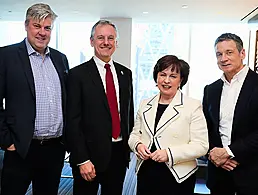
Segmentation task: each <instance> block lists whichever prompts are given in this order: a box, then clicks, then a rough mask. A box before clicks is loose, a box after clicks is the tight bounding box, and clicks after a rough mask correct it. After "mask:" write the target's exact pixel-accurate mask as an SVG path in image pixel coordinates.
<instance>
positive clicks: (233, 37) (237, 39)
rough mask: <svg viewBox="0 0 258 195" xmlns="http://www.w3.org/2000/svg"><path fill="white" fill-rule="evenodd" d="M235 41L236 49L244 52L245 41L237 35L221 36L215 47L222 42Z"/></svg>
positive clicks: (226, 34) (225, 34)
mask: <svg viewBox="0 0 258 195" xmlns="http://www.w3.org/2000/svg"><path fill="white" fill-rule="evenodd" d="M230 40H232V41H234V42H235V43H236V47H237V50H238V51H239V52H241V51H242V49H243V41H242V40H241V38H240V37H239V36H237V35H235V34H232V33H224V34H222V35H220V36H219V37H218V38H217V39H216V41H215V44H214V47H216V45H217V44H218V43H219V42H222V41H230Z"/></svg>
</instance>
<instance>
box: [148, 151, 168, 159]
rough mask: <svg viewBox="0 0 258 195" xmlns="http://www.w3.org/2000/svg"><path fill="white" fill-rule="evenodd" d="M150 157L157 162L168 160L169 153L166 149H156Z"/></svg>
mask: <svg viewBox="0 0 258 195" xmlns="http://www.w3.org/2000/svg"><path fill="white" fill-rule="evenodd" d="M150 158H151V159H152V160H154V161H156V162H168V154H167V151H166V150H165V149H163V150H156V151H155V152H153V153H151V154H150Z"/></svg>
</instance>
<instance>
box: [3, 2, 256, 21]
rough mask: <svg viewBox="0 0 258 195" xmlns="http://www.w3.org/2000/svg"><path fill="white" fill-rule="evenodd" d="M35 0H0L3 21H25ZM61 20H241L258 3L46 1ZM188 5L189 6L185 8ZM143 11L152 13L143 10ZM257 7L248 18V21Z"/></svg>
mask: <svg viewBox="0 0 258 195" xmlns="http://www.w3.org/2000/svg"><path fill="white" fill-rule="evenodd" d="M37 2H39V1H35V0H0V21H1V20H2V21H4V20H22V21H23V20H24V17H25V12H26V10H27V8H28V7H29V6H31V5H32V4H34V3H37ZM44 3H48V4H49V5H50V6H51V7H52V9H53V10H54V11H55V12H56V13H57V15H58V16H59V20H60V21H92V20H97V19H99V18H100V17H105V18H106V17H122V18H132V19H133V20H134V21H138V22H180V23H181V22H198V23H199V22H205V23H206V22H209V23H210V22H214V23H215V22H218V23H220V22H233V23H234V22H240V21H241V19H242V18H244V17H245V16H246V15H248V14H249V13H250V12H252V11H253V10H254V9H256V8H257V6H258V1H257V0H108V1H107V0H46V1H44ZM183 5H186V6H187V8H182V6H183ZM143 12H148V13H147V14H146V13H143ZM257 12H258V11H257V10H256V11H255V12H254V13H252V14H250V15H249V16H248V17H246V18H245V19H244V20H243V21H244V22H247V20H248V19H250V17H251V16H253V15H255V14H257Z"/></svg>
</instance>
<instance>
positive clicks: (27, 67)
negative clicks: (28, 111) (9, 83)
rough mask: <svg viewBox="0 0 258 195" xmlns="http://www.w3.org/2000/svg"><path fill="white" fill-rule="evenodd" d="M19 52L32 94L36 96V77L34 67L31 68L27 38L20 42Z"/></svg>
mask: <svg viewBox="0 0 258 195" xmlns="http://www.w3.org/2000/svg"><path fill="white" fill-rule="evenodd" d="M18 53H19V56H20V58H21V62H22V63H21V64H22V66H23V70H24V73H25V75H26V78H27V81H28V84H29V87H30V89H31V93H32V96H33V97H34V98H36V95H35V85H34V77H33V73H32V69H31V64H30V59H29V56H28V51H27V48H26V44H25V40H24V41H22V42H21V43H20V45H19V49H18Z"/></svg>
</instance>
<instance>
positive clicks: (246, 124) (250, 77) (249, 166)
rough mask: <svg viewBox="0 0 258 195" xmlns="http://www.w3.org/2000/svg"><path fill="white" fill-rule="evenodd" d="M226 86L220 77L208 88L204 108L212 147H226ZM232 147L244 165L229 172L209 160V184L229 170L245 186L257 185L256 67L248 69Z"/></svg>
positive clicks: (241, 94)
mask: <svg viewBox="0 0 258 195" xmlns="http://www.w3.org/2000/svg"><path fill="white" fill-rule="evenodd" d="M222 87H223V82H222V80H221V79H219V80H217V81H216V82H214V83H212V84H210V85H208V86H206V87H205V89H204V98H203V110H204V114H205V117H206V120H207V125H208V131H209V143H210V149H212V148H213V147H223V146H222V141H221V138H220V135H219V113H220V99H221V92H222ZM229 148H230V150H231V151H232V152H233V154H234V155H235V160H236V161H237V162H239V163H240V165H238V166H237V168H235V169H234V170H233V171H231V172H228V171H225V170H223V169H222V168H216V167H215V166H214V165H213V164H212V163H211V162H209V163H208V182H207V186H208V187H210V188H212V186H213V185H214V184H215V182H217V181H220V180H221V179H222V178H223V177H224V175H225V174H231V175H232V177H233V178H234V182H236V183H237V184H241V186H247V185H255V182H256V177H257V175H258V75H257V74H256V73H254V72H253V71H252V70H249V71H248V74H247V76H246V78H245V81H244V83H243V86H242V89H241V91H240V94H239V97H238V100H237V103H236V107H235V111H234V117H233V125H232V134H231V144H230V145H229Z"/></svg>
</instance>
